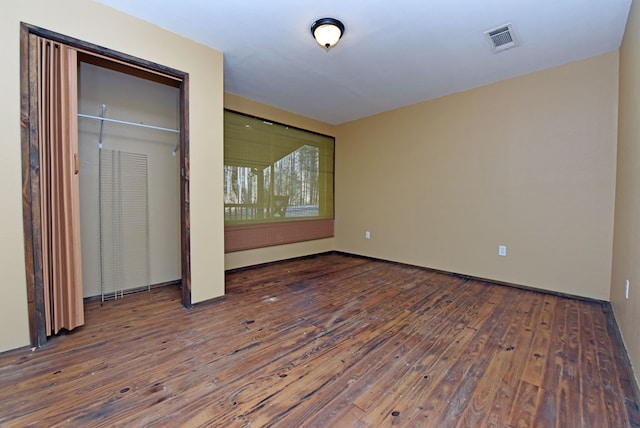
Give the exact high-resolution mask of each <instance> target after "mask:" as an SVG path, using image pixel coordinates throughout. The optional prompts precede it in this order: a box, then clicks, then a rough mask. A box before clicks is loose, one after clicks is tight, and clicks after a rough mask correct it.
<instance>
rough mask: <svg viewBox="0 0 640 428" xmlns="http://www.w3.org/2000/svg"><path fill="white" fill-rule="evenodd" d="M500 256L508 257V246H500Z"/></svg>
mask: <svg viewBox="0 0 640 428" xmlns="http://www.w3.org/2000/svg"><path fill="white" fill-rule="evenodd" d="M498 255H499V256H503V257H504V256H506V255H507V246H506V245H498Z"/></svg>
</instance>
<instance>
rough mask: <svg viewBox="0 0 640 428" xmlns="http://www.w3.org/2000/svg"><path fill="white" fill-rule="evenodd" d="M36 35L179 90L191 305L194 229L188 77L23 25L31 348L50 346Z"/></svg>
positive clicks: (183, 252)
mask: <svg viewBox="0 0 640 428" xmlns="http://www.w3.org/2000/svg"><path fill="white" fill-rule="evenodd" d="M36 37H41V38H45V39H48V40H51V41H52V42H56V43H60V44H63V45H65V46H68V47H70V48H72V49H75V50H77V51H78V55H79V56H81V57H82V58H83V61H84V62H88V63H92V64H94V65H98V66H100V67H105V68H108V69H110V70H115V71H118V72H122V73H126V74H129V75H132V76H135V77H141V78H143V79H146V80H150V81H153V82H159V83H163V84H170V85H172V86H174V87H176V88H178V90H179V127H178V131H179V137H178V143H177V147H176V149H177V150H175V151H176V156H179V171H180V183H179V193H180V198H179V199H180V207H179V211H180V213H179V217H180V265H181V266H180V276H181V278H180V285H181V302H182V305H183V306H185V307H190V306H191V272H190V228H189V135H188V111H189V109H188V104H189V99H188V80H189V76H188V74H187V73H185V72H182V71H179V70H175V69H172V68H169V67H165V66H162V65H159V64H156V63H152V62H149V61H145V60H142V59H139V58H135V57H132V56H130V55H127V54H123V53H120V52H116V51H113V50H110V49H106V48H103V47H100V46H97V45H93V44H90V43H87V42H84V41H81V40H78V39H74V38H71V37H67V36H64V35H61V34H58V33H54V32H51V31H48V30H46V29H42V28H39V27H35V26H32V25H29V24H24V23H23V24H22V25H21V38H20V39H21V71H20V82H21V87H20V91H21V126H22V128H21V129H22V133H21V146H22V177H23V222H24V239H25V261H26V277H27V297H28V312H29V332H30V340H31V345H32V346H34V347H40V346H43V345H44V344H46V341H47V328H46V321H45V309H46V303H45V293H44V286H45V285H44V281H43V264H44V263H45V262H46V260H44V259H43V257H45V256H43V248H42V240H41V233H42V218H41V213H40V205H41V202H42V197H43V195H42V194H41V191H40V175H39V174H40V166H41V165H40V158H39V155H38V153H39V150H40V147H39V144H40V143H39V129H38V114H39V111H38V102H39V99H38V97H39V95H38V90H37V85H38V83H37V81H36V78H35V77H34V76H36V74H37V73H34V72H33V71H34V67H37V64H38V56H37V50H36V43H35V39H36Z"/></svg>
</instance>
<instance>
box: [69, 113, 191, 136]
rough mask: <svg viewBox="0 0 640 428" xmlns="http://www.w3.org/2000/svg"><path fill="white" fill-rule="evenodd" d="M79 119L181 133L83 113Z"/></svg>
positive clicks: (79, 114) (79, 115) (176, 130)
mask: <svg viewBox="0 0 640 428" xmlns="http://www.w3.org/2000/svg"><path fill="white" fill-rule="evenodd" d="M78 117H84V118H85V119H95V120H101V121H104V122H113V123H121V124H123V125H132V126H140V127H142V128H149V129H156V130H158V131H168V132H175V133H176V134H179V133H180V131H179V130H178V129H171V128H162V127H160V126H153V125H145V124H144V123H136V122H127V121H124V120H118V119H109V118H106V117H100V116H91V115H88V114H82V113H78Z"/></svg>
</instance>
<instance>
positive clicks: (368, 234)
mask: <svg viewBox="0 0 640 428" xmlns="http://www.w3.org/2000/svg"><path fill="white" fill-rule="evenodd" d="M364 239H371V232H369V231H368V230H367V231H366V232H364Z"/></svg>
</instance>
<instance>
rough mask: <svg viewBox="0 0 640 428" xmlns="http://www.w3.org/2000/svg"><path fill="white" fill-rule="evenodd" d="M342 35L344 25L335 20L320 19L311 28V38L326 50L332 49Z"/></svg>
mask: <svg viewBox="0 0 640 428" xmlns="http://www.w3.org/2000/svg"><path fill="white" fill-rule="evenodd" d="M343 33H344V24H343V23H342V22H340V21H338V20H337V19H335V18H320V19H318V20H317V21H316V22H314V23H313V25H312V26H311V34H313V38H314V39H316V42H318V44H319V45H320V46H322V47H323V48H325V49H326V50H329V49H331V48H332V47H334V46H335V45H336V43H338V40H340V37H342V34H343Z"/></svg>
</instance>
